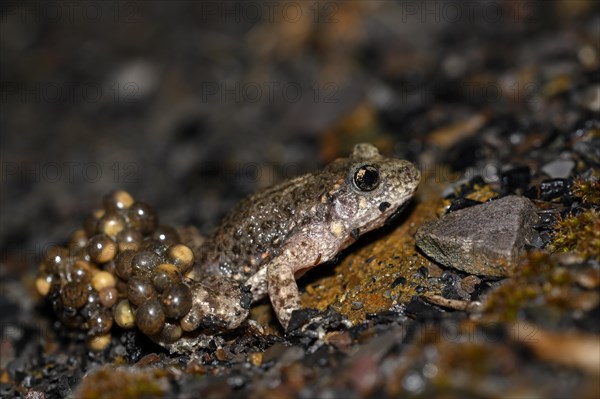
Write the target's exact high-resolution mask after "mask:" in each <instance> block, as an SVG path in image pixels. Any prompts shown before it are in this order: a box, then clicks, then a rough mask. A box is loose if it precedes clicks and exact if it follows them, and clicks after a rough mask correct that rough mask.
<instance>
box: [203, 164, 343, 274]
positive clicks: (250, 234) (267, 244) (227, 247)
mask: <svg viewBox="0 0 600 399" xmlns="http://www.w3.org/2000/svg"><path fill="white" fill-rule="evenodd" d="M347 168H348V162H347V160H346V159H339V160H337V161H335V162H333V163H331V164H330V165H328V166H327V167H326V168H325V169H323V170H321V171H319V172H317V173H309V174H306V175H303V176H299V177H297V178H294V179H292V180H288V181H285V182H283V183H281V184H279V185H275V186H273V187H270V188H268V189H266V190H264V191H262V192H259V193H256V194H254V195H252V196H250V197H247V198H246V199H244V200H243V201H241V202H240V203H238V204H237V205H236V206H235V207H234V208H233V209H232V210H231V212H230V213H229V214H228V215H227V216H226V217H225V218H224V219H223V220H222V221H221V223H220V225H219V227H218V228H217V230H216V231H215V232H214V233H213V234H212V235H211V236H210V237H209V238H208V239H207V241H206V243H205V244H204V245H203V247H202V250H201V251H200V252H201V254H200V259H199V267H200V269H201V271H197V272H199V273H198V274H204V273H206V274H221V275H227V276H229V277H233V278H235V279H237V280H245V279H246V278H248V277H249V276H251V275H252V274H254V273H255V272H256V271H257V269H258V268H259V267H260V266H261V265H262V264H264V263H265V262H267V261H268V260H269V259H271V258H273V257H274V256H276V255H277V253H278V251H279V249H280V248H281V246H282V245H283V244H284V243H285V242H286V241H287V240H288V238H289V237H290V236H291V235H293V234H294V232H295V231H297V230H299V229H301V228H302V226H305V225H306V224H309V223H311V222H315V221H325V220H327V218H328V212H327V207H326V206H325V205H324V204H322V203H321V200H320V199H321V197H322V196H323V194H325V193H326V192H327V191H329V190H330V189H331V188H332V187H333V186H334V185H335V184H336V182H338V181H340V180H342V181H343V180H344V179H345V178H346V170H347Z"/></svg>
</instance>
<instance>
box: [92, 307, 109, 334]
mask: <svg viewBox="0 0 600 399" xmlns="http://www.w3.org/2000/svg"><path fill="white" fill-rule="evenodd" d="M112 325H113V316H112V314H111V312H110V311H109V310H108V309H103V308H100V309H98V310H97V311H96V312H93V313H92V315H91V316H90V318H89V320H88V321H87V326H88V334H89V335H102V334H106V333H107V332H109V331H110V329H111V328H112Z"/></svg>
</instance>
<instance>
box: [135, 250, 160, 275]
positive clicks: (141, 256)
mask: <svg viewBox="0 0 600 399" xmlns="http://www.w3.org/2000/svg"><path fill="white" fill-rule="evenodd" d="M160 263H162V261H161V258H160V257H159V256H158V255H157V254H155V253H154V252H151V251H141V252H138V253H137V254H136V255H135V256H134V257H133V259H131V267H132V268H133V273H134V274H136V273H142V274H144V275H149V274H150V273H151V272H152V271H153V270H154V269H155V268H156V266H158V265H159V264H160Z"/></svg>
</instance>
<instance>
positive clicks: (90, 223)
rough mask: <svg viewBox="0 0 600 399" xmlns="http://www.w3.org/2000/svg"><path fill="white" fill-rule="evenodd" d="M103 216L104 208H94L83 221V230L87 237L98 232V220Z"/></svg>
mask: <svg viewBox="0 0 600 399" xmlns="http://www.w3.org/2000/svg"><path fill="white" fill-rule="evenodd" d="M102 216H104V209H96V210H95V211H94V212H92V213H90V214H89V215H88V216H87V217H86V218H85V220H84V221H83V230H85V234H86V235H87V236H88V237H92V236H94V235H96V234H98V220H100V218H101V217H102Z"/></svg>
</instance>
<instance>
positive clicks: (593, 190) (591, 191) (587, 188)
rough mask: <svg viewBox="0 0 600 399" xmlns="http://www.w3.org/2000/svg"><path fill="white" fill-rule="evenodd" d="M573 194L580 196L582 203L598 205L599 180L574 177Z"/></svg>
mask: <svg viewBox="0 0 600 399" xmlns="http://www.w3.org/2000/svg"><path fill="white" fill-rule="evenodd" d="M572 190H573V195H574V196H575V197H577V198H581V201H582V202H583V203H584V204H590V205H600V181H599V180H584V179H581V178H578V179H575V181H574V182H573V188H572Z"/></svg>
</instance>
